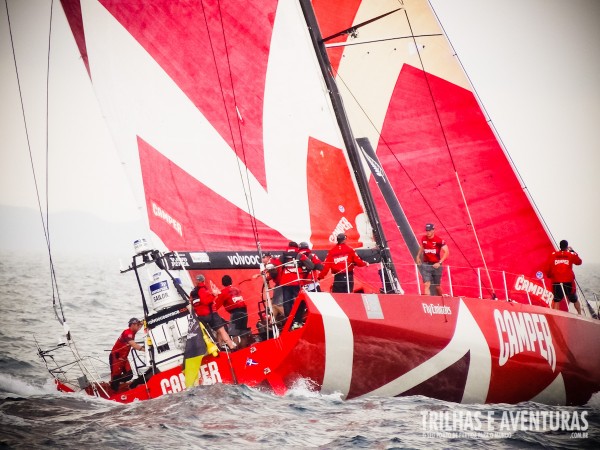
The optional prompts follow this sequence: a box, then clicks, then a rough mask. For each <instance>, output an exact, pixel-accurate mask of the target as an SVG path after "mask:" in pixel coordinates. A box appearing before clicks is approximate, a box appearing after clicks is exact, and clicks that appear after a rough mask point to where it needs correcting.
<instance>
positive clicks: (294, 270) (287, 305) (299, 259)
mask: <svg viewBox="0 0 600 450" xmlns="http://www.w3.org/2000/svg"><path fill="white" fill-rule="evenodd" d="M298 250H300V248H299V247H298V244H297V243H296V242H294V241H290V242H289V243H288V248H287V250H285V251H284V252H283V253H282V254H281V259H280V260H281V264H282V265H281V276H280V279H279V283H280V285H281V291H282V293H283V312H284V315H285V318H286V319H287V317H288V316H289V315H290V312H291V311H292V306H294V300H296V297H297V296H298V293H299V292H300V287H301V286H302V271H303V270H304V269H305V268H306V269H308V270H312V269H313V267H314V265H313V263H312V262H311V261H310V260H309V259H308V258H307V257H306V255H304V254H303V253H299V252H298Z"/></svg>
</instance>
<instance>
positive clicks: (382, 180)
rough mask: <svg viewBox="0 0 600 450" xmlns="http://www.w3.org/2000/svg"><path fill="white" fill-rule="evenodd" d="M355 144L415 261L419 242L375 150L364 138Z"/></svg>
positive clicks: (357, 140)
mask: <svg viewBox="0 0 600 450" xmlns="http://www.w3.org/2000/svg"><path fill="white" fill-rule="evenodd" d="M356 142H357V143H358V147H359V148H360V149H361V150H362V153H363V156H364V157H365V160H366V161H367V164H368V165H369V167H370V169H371V173H372V174H373V179H374V180H375V182H376V183H377V186H379V190H380V191H381V194H382V195H383V198H384V200H385V202H386V203H387V205H388V208H390V212H391V213H392V216H393V217H394V221H395V222H396V226H397V227H398V231H400V234H401V235H402V238H403V239H404V242H406V245H407V246H408V249H409V251H410V254H411V255H412V257H413V259H416V257H417V253H419V246H420V244H419V241H418V239H417V237H416V236H415V233H414V232H413V230H412V228H411V226H410V223H408V219H407V218H406V214H404V210H403V209H402V206H401V205H400V202H399V201H398V197H396V193H395V192H394V190H393V189H392V186H391V185H390V183H389V181H388V179H387V176H386V174H385V171H384V170H383V167H382V166H381V163H380V162H379V158H377V155H376V154H375V150H374V149H373V147H372V146H371V142H370V141H369V139H368V138H366V137H365V138H358V139H356Z"/></svg>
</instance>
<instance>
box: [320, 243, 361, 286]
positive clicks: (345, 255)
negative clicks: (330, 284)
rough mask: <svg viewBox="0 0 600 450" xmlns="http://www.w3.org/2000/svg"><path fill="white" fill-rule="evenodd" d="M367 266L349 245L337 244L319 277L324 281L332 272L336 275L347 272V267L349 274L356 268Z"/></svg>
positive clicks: (328, 254) (330, 252)
mask: <svg viewBox="0 0 600 450" xmlns="http://www.w3.org/2000/svg"><path fill="white" fill-rule="evenodd" d="M366 265H367V263H366V262H364V261H363V260H362V259H360V256H358V255H357V254H356V252H355V251H354V249H353V248H352V247H350V246H349V245H348V244H344V243H341V244H337V245H336V246H334V247H333V248H332V249H331V250H329V253H327V257H326V258H325V261H324V262H323V271H322V272H321V274H320V275H319V279H320V280H322V279H323V278H325V276H326V275H327V274H328V273H329V271H330V270H331V271H332V272H333V274H334V275H335V274H337V273H339V272H345V271H346V266H347V267H348V272H352V271H353V270H354V266H358V267H364V266H366Z"/></svg>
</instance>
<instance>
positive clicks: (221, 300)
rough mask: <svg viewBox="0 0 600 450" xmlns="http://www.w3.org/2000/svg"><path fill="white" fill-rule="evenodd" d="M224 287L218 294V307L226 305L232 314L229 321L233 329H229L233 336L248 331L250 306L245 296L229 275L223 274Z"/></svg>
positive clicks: (226, 308) (226, 309)
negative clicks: (245, 300)
mask: <svg viewBox="0 0 600 450" xmlns="http://www.w3.org/2000/svg"><path fill="white" fill-rule="evenodd" d="M221 284H222V285H223V289H221V293H220V294H219V295H218V296H217V300H216V309H217V310H218V309H219V308H220V307H221V306H223V307H225V311H227V312H228V313H229V314H230V318H229V323H230V325H231V326H232V329H231V330H229V334H230V335H231V336H240V335H241V334H244V333H247V332H249V331H250V330H248V308H247V307H246V303H245V302H244V297H242V293H241V292H240V290H239V289H238V288H237V287H235V286H232V284H233V281H232V279H231V277H230V276H229V275H223V278H221Z"/></svg>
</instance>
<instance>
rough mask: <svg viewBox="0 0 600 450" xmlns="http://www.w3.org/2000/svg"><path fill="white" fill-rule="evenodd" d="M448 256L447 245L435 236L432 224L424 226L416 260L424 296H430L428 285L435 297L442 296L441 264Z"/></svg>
mask: <svg viewBox="0 0 600 450" xmlns="http://www.w3.org/2000/svg"><path fill="white" fill-rule="evenodd" d="M449 255H450V251H449V250H448V245H446V241H445V240H444V239H442V238H440V237H438V236H436V235H435V227H434V225H433V224H432V223H428V224H427V225H425V236H423V237H421V246H420V247H419V253H417V258H416V262H417V265H419V266H420V267H419V269H420V271H421V276H422V277H423V285H424V290H425V295H431V292H430V289H429V287H430V285H431V286H433V287H435V290H436V293H437V295H443V293H442V286H441V285H440V282H441V281H442V263H443V262H444V261H445V260H446V258H448V256H449Z"/></svg>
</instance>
